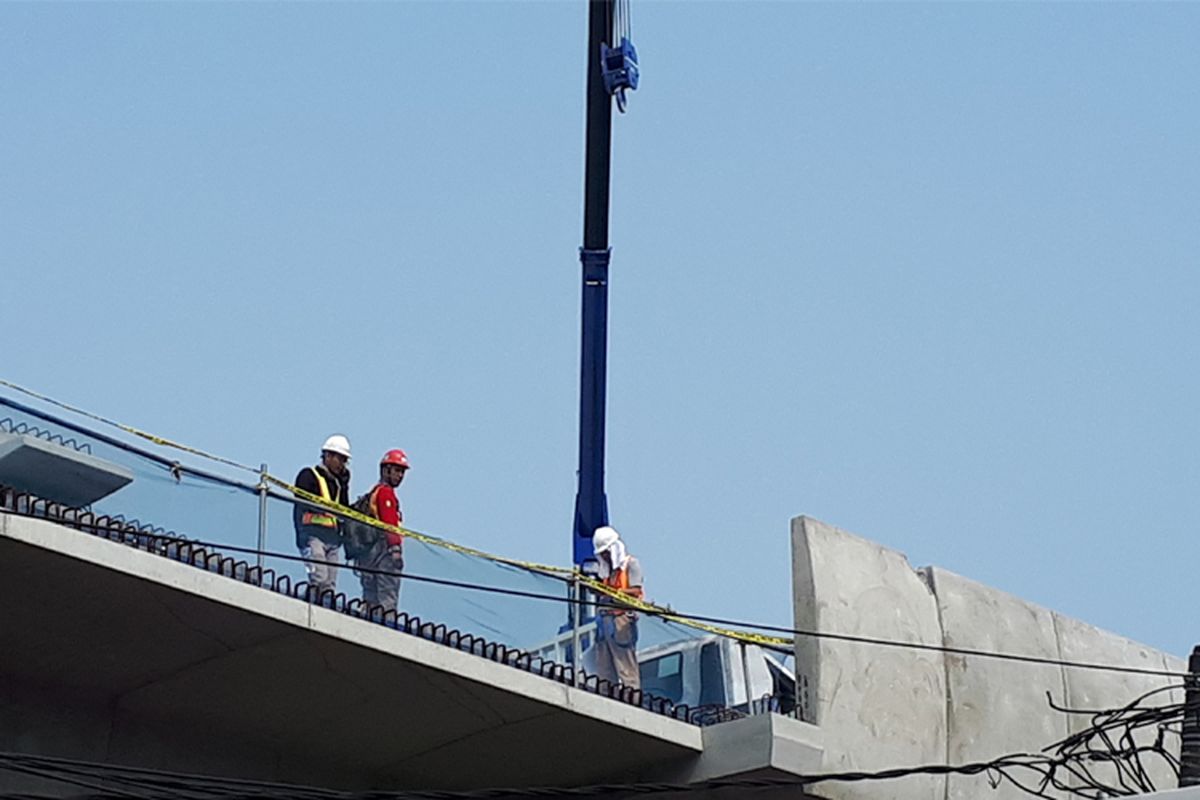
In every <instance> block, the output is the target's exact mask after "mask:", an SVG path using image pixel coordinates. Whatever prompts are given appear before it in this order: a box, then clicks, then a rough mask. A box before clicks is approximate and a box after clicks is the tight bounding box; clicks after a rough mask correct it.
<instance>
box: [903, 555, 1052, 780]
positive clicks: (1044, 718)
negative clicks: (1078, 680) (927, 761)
mask: <svg viewBox="0 0 1200 800" xmlns="http://www.w3.org/2000/svg"><path fill="white" fill-rule="evenodd" d="M922 574H923V575H924V576H925V578H926V580H927V581H928V582H929V585H930V586H931V588H932V589H933V591H934V594H935V596H936V597H937V602H938V611H939V613H940V614H941V620H942V638H943V642H944V643H945V644H946V645H947V646H948V647H958V648H964V649H971V650H987V651H992V652H1002V653H1021V654H1024V655H1031V656H1040V657H1042V658H1049V659H1054V660H1059V659H1061V655H1060V653H1059V649H1058V638H1057V635H1056V633H1055V628H1054V615H1053V614H1051V612H1049V611H1047V610H1046V609H1044V608H1039V607H1038V606H1035V605H1031V604H1030V603H1026V602H1025V601H1023V600H1021V599H1019V598H1017V597H1013V596H1012V595H1009V594H1005V593H1004V592H999V591H996V590H995V589H992V588H991V587H988V586H984V585H983V584H980V583H976V582H974V581H971V580H967V579H966V578H963V577H962V576H959V575H955V574H954V573H953V572H947V571H946V570H943V569H939V568H937V567H931V568H928V569H925V570H922ZM946 689H947V709H948V713H947V737H946V739H947V750H946V759H945V760H946V762H947V763H950V764H967V763H971V762H975V761H990V760H992V759H994V758H995V757H996V756H999V755H1005V754H1009V753H1026V752H1035V751H1037V750H1039V749H1040V748H1041V747H1043V746H1045V745H1047V744H1050V743H1051V742H1056V741H1059V740H1061V739H1062V738H1064V737H1065V736H1066V735H1067V733H1068V728H1067V720H1066V717H1065V716H1064V715H1062V714H1059V713H1054V712H1052V711H1051V709H1050V706H1049V704H1048V702H1047V699H1046V693H1047V692H1049V693H1051V694H1052V695H1053V696H1054V698H1055V699H1056V700H1057V701H1058V702H1060V703H1061V702H1062V699H1063V694H1064V683H1063V673H1062V670H1061V669H1060V668H1059V667H1056V666H1048V665H1047V666H1041V665H1037V664H1026V663H1018V662H1013V661H996V660H992V659H982V658H974V657H967V656H961V655H951V654H947V655H946ZM1025 777H1034V776H1032V774H1030V775H1029V776H1025ZM946 796H947V798H951V800H967V799H968V798H976V797H983V796H986V797H988V798H995V800H1018V799H1021V800H1024V799H1026V798H1028V797H1029V795H1028V794H1027V793H1025V792H1023V791H1021V790H1020V789H1018V788H1017V787H1015V786H1012V785H1009V784H1002V785H1000V786H998V787H997V788H996V790H995V791H994V792H993V791H992V790H991V785H990V784H989V783H988V776H986V775H974V776H966V775H951V776H948V777H947V792H946Z"/></svg>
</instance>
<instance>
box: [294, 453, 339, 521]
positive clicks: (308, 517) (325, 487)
mask: <svg viewBox="0 0 1200 800" xmlns="http://www.w3.org/2000/svg"><path fill="white" fill-rule="evenodd" d="M309 469H310V470H312V474H313V475H315V476H316V478H317V486H319V487H321V499H322V500H324V501H325V502H326V503H332V502H333V495H332V494H330V493H329V483H328V482H327V481H326V480H325V476H324V475H322V474H321V470H319V469H317V468H316V467H309ZM338 494H341V489H340V488H339V489H338ZM300 522H301V523H303V524H304V525H316V526H317V527H318V528H336V527H337V524H338V523H337V517H335V516H333V515H332V514H327V513H324V512H321V511H305V512H304V516H302V517H301V518H300Z"/></svg>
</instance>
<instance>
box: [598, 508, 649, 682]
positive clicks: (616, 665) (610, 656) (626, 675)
mask: <svg viewBox="0 0 1200 800" xmlns="http://www.w3.org/2000/svg"><path fill="white" fill-rule="evenodd" d="M592 550H593V551H594V552H595V553H596V560H597V562H598V566H599V570H600V578H601V580H603V581H604V583H606V584H607V585H608V586H609V587H611V588H612V589H613V590H614V591H615V592H617V593H618V594H621V595H626V596H628V597H631V598H635V599H637V600H641V599H642V598H643V597H644V596H645V593H644V591H643V588H642V565H641V564H640V563H639V562H638V560H637V559H636V558H634V557H633V556H631V555H629V553H628V552H626V550H625V543H624V542H622V541H621V536H620V534H618V533H617V532H616V530H614V529H613V528H610V527H609V526H607V525H605V526H603V527H601V528H597V529H596V533H595V534H594V535H593V536H592ZM637 640H638V632H637V612H635V611H633V610H631V609H628V608H620V607H618V605H617V604H616V602H615V601H614V600H613V598H611V597H604V596H601V597H600V598H599V601H598V603H597V609H596V674H597V675H598V676H599V677H600V678H601V679H602V680H607V681H610V682H612V683H620V684H624V685H625V686H628V687H631V688H633V689H640V688H641V686H642V676H641V673H640V672H639V671H638V660H637Z"/></svg>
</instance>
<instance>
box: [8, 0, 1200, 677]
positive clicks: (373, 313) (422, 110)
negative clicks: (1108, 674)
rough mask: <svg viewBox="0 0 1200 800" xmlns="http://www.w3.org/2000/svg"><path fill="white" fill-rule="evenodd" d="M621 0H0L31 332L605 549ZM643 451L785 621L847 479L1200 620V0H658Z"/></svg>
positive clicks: (638, 274) (552, 552)
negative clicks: (610, 29) (600, 3)
mask: <svg viewBox="0 0 1200 800" xmlns="http://www.w3.org/2000/svg"><path fill="white" fill-rule="evenodd" d="M585 23H586V21H585V10H584V4H583V3H581V2H565V1H564V2H541V3H534V2H522V3H506V2H488V3H483V2H479V3H466V2H462V3H459V2H446V3H393V4H337V5H321V4H275V3H258V4H177V3H161V4H128V5H124V4H75V5H71V4H48V3H47V4H40V3H39V4H25V5H20V4H4V5H0V97H2V98H3V103H0V186H3V187H4V190H3V191H2V192H0V278H2V279H3V286H4V287H5V291H4V298H5V299H4V303H3V306H2V311H0V341H3V343H4V348H3V352H4V355H5V357H4V364H3V367H0V375H2V376H3V377H5V378H6V379H8V380H12V381H15V382H18V383H22V384H26V385H29V386H31V387H34V388H37V389H40V390H42V391H45V392H47V393H49V394H52V395H54V396H57V397H59V398H61V399H64V400H67V401H71V402H75V403H78V404H80V405H83V406H85V407H88V408H90V409H93V410H95V411H97V412H100V413H104V414H107V415H110V416H113V417H116V418H119V419H121V420H124V421H127V422H129V423H131V424H135V425H138V426H139V427H142V428H145V429H149V430H153V431H155V432H159V433H162V434H163V435H167V436H171V437H174V438H177V439H180V440H182V441H186V442H189V443H193V444H196V445H198V446H201V447H204V448H206V449H209V450H212V451H215V452H219V453H222V454H225V455H228V456H230V457H232V458H235V459H237V460H240V461H243V462H247V463H254V464H257V463H258V462H260V461H266V462H268V463H269V464H270V465H271V467H272V469H273V471H275V472H277V473H279V474H282V475H285V476H289V475H291V474H294V473H295V471H296V469H298V468H299V467H300V466H301V465H303V464H304V463H306V462H308V461H309V460H310V459H312V458H313V457H315V455H316V450H317V449H318V447H319V444H320V442H321V440H322V439H323V438H324V437H325V436H326V435H327V434H328V433H331V432H335V431H337V432H344V433H346V434H347V435H349V436H350V438H351V441H352V442H353V444H354V447H355V450H356V452H357V454H358V455H359V458H358V460H357V464H358V467H359V469H358V473H357V475H358V480H357V483H356V485H361V486H362V488H363V489H365V488H366V485H365V484H366V482H367V479H368V476H369V475H370V474H371V473H373V471H374V470H373V468H372V466H371V463H372V459H374V458H377V456H378V454H379V453H382V451H383V450H384V449H387V448H389V447H392V446H401V447H404V448H405V449H407V450H408V452H409V454H410V456H411V458H412V460H413V462H414V465H415V466H414V469H413V472H412V474H411V475H410V478H409V480H408V481H407V482H406V483H405V485H404V488H403V493H402V496H403V500H404V502H405V506H406V510H407V518H408V521H409V522H410V523H411V524H412V525H413V526H414V527H417V528H418V529H422V530H427V531H429V532H431V533H435V534H438V535H441V536H444V537H446V538H450V539H455V540H459V541H463V542H466V543H469V544H472V545H475V546H478V547H482V548H485V549H489V550H493V551H498V552H503V553H506V554H511V555H514V556H519V557H525V558H529V559H534V560H540V561H554V562H559V563H565V562H566V561H568V560H569V558H570V542H569V535H570V526H571V518H572V507H573V500H574V491H575V475H574V471H575V466H576V446H577V438H576V437H577V432H576V424H577V423H576V415H577V403H578V400H577V392H578V315H579V309H578V306H579V270H578V261H577V248H578V246H579V243H580V239H581V217H582V175H583V96H584V94H583V71H584V66H585V63H584V53H583V46H584V36H585ZM633 32H634V39H635V41H636V43H637V45H638V49H639V53H640V54H641V60H642V68H643V83H642V87H641V89H639V91H638V92H637V93H636V94H634V95H633V96H632V97H631V102H630V111H629V113H628V114H627V115H625V116H623V117H619V118H617V119H616V125H615V135H614V170H613V192H612V198H613V209H612V231H611V239H612V242H613V245H614V256H613V272H612V281H611V312H610V313H611V338H610V351H609V352H610V381H609V399H610V404H609V461H608V470H609V471H608V476H609V481H608V493H609V503H610V507H611V509H612V512H613V522H614V524H615V525H617V526H618V527H619V528H620V529H621V530H622V532H623V533H624V534H625V537H626V539H627V540H628V542H629V544H630V546H631V549H632V550H633V551H634V552H635V553H637V554H638V555H639V556H640V557H641V560H642V561H643V564H644V566H645V569H646V572H647V581H648V586H649V589H650V592H649V593H650V595H651V596H652V597H654V598H655V599H657V600H660V601H664V602H669V603H671V604H672V605H673V606H674V607H676V608H680V609H687V610H691V611H696V612H701V613H708V614H721V615H727V616H733V617H741V618H752V619H758V620H763V621H769V622H774V623H783V624H787V623H789V622H790V620H791V608H790V603H789V592H790V584H789V558H788V554H789V540H788V520H789V519H790V518H791V517H792V516H795V515H797V514H801V513H805V514H809V515H812V516H816V517H818V518H820V519H822V520H825V521H827V522H830V523H832V524H836V525H838V526H841V527H844V528H846V529H849V530H851V531H854V532H856V533H858V534H860V535H862V536H865V537H867V538H871V539H874V540H877V541H879V542H882V543H884V544H886V545H888V546H891V547H894V548H897V549H900V550H903V551H904V552H906V553H908V555H909V557H910V559H911V560H912V562H913V563H914V565H918V564H930V563H932V564H938V565H940V566H944V567H946V568H948V569H951V570H953V571H956V572H959V573H961V574H963V575H966V576H969V577H971V578H974V579H976V580H980V581H982V582H985V583H988V584H991V585H994V586H997V587H999V588H1002V589H1004V590H1007V591H1010V592H1012V593H1014V594H1017V595H1019V596H1022V597H1025V598H1027V599H1030V600H1032V601H1034V602H1037V603H1041V604H1043V605H1046V606H1049V607H1051V608H1054V609H1056V610H1060V611H1063V612H1065V613H1068V614H1071V615H1073V616H1077V617H1080V618H1082V619H1084V620H1086V621H1088V622H1091V623H1093V624H1096V625H1099V626H1101V627H1105V628H1109V629H1112V630H1114V631H1117V632H1119V633H1122V634H1125V635H1127V636H1130V637H1132V638H1136V639H1140V640H1143V641H1145V642H1148V643H1150V644H1153V645H1156V646H1158V647H1162V648H1165V649H1168V650H1171V651H1173V652H1177V653H1180V654H1183V653H1185V652H1187V651H1188V650H1189V649H1190V647H1191V646H1192V645H1193V644H1194V643H1196V642H1197V641H1198V640H1200V631H1197V630H1196V627H1195V624H1194V623H1193V622H1191V621H1190V619H1191V615H1190V613H1187V612H1188V611H1189V610H1190V609H1191V608H1193V607H1194V603H1195V597H1194V593H1193V591H1192V587H1193V586H1194V583H1195V581H1194V576H1193V574H1192V570H1191V569H1190V565H1191V563H1192V562H1194V561H1195V559H1196V556H1197V548H1198V545H1197V537H1196V533H1197V530H1196V525H1197V523H1196V520H1197V519H1200V500H1198V497H1200V493H1198V492H1197V486H1198V485H1200V468H1198V467H1197V459H1196V452H1197V450H1198V449H1200V423H1198V422H1197V415H1196V409H1197V408H1198V407H1200V378H1198V377H1197V371H1196V369H1195V365H1196V363H1197V362H1198V360H1200V358H1198V357H1200V344H1198V337H1197V331H1196V324H1195V309H1196V308H1197V306H1198V305H1200V277H1198V274H1197V268H1196V266H1197V265H1196V260H1197V253H1200V148H1197V146H1196V142H1197V141H1200V54H1198V51H1197V48H1196V47H1195V42H1196V41H1197V40H1198V39H1200V5H1195V4H1136V5H1134V4H1115V3H1114V4H1108V3H1106V4H1082V3H1071V4H1067V3H1061V4H1013V3H1004V4H1000V3H996V4H987V3H959V4H934V5H923V4H802V3H783V2H775V3H752V2H737V3H733V2H728V3H717V2H697V3H682V2H638V0H634V9H633Z"/></svg>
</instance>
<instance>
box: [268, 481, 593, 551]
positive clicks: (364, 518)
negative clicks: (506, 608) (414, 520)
mask: <svg viewBox="0 0 1200 800" xmlns="http://www.w3.org/2000/svg"><path fill="white" fill-rule="evenodd" d="M264 477H265V478H266V479H267V481H268V482H269V483H273V484H275V485H276V486H278V487H279V488H281V489H285V490H287V491H289V492H291V493H292V494H293V495H295V496H296V497H298V498H300V499H301V500H304V501H305V502H306V503H309V504H311V505H314V506H320V507H321V508H325V509H328V510H329V511H333V512H335V513H336V514H337V515H338V516H340V517H343V518H345V519H352V520H354V521H356V522H361V523H363V524H364V525H370V526H371V527H372V528H378V529H379V530H382V531H389V532H391V533H398V534H400V535H401V536H411V537H412V538H413V539H416V540H417V541H418V542H424V543H425V544H429V545H433V546H434V547H441V548H444V549H446V550H450V551H451V552H454V553H462V554H463V555H468V556H476V557H478V558H485V559H487V560H488V561H496V562H499V563H501V564H508V565H510V566H514V567H521V568H522V569H530V570H535V571H537V572H548V573H551V574H565V575H570V574H571V572H572V570H570V569H567V568H566V567H556V566H553V565H550V564H537V563H535V562H532V561H521V560H519V559H515V558H505V557H504V556H498V555H494V554H492V553H485V552H484V551H482V550H476V549H475V548H473V547H465V546H464V545H461V544H455V543H454V542H449V541H446V540H445V539H439V538H438V537H436V536H430V535H429V534H427V533H421V532H419V531H414V530H412V529H411V528H404V527H399V526H395V525H388V524H387V523H385V522H381V521H380V520H378V519H375V518H374V517H371V516H368V515H366V514H363V513H362V512H360V511H355V510H354V509H353V508H349V507H347V506H344V505H341V504H340V503H331V502H329V501H328V500H326V499H325V498H323V497H321V496H320V495H317V494H313V493H312V492H306V491H305V490H303V489H301V488H300V487H299V486H293V485H292V484H290V483H288V482H287V481H285V480H281V479H279V478H277V477H275V476H274V475H271V474H269V473H268V474H267V475H265V476H264Z"/></svg>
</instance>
